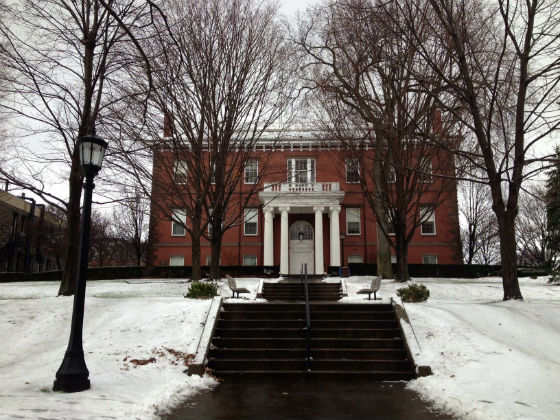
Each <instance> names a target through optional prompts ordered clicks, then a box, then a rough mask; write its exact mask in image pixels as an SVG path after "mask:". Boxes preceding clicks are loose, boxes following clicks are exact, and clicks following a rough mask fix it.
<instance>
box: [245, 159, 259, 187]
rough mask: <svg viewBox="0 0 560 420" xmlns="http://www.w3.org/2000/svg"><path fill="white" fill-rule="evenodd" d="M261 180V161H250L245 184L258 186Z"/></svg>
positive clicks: (246, 170) (246, 168)
mask: <svg viewBox="0 0 560 420" xmlns="http://www.w3.org/2000/svg"><path fill="white" fill-rule="evenodd" d="M258 179H259V161H258V160H250V161H248V162H247V165H246V166H245V184H256V183H257V181H258Z"/></svg>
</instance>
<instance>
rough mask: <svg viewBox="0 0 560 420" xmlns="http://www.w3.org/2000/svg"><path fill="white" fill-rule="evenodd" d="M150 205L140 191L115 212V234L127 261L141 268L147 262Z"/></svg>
mask: <svg viewBox="0 0 560 420" xmlns="http://www.w3.org/2000/svg"><path fill="white" fill-rule="evenodd" d="M148 220H149V203H148V201H147V199H146V198H145V197H143V196H142V195H141V194H140V192H139V191H137V192H136V193H135V194H134V195H133V196H131V197H128V199H127V200H126V201H124V202H122V203H120V204H119V206H118V208H115V209H114V210H113V234H114V236H115V238H116V239H118V240H119V242H120V246H121V248H122V251H123V253H124V255H123V256H124V257H126V258H125V260H129V261H134V263H135V264H136V265H137V266H139V265H142V264H143V263H145V262H146V251H147V247H148Z"/></svg>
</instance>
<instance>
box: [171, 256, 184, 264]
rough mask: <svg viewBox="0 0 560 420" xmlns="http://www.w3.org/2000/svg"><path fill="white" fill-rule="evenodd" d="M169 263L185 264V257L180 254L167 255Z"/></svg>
mask: <svg viewBox="0 0 560 420" xmlns="http://www.w3.org/2000/svg"><path fill="white" fill-rule="evenodd" d="M169 265H180V266H183V265H185V257H184V256H182V255H172V256H170V257H169Z"/></svg>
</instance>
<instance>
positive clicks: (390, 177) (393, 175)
mask: <svg viewBox="0 0 560 420" xmlns="http://www.w3.org/2000/svg"><path fill="white" fill-rule="evenodd" d="M386 170H387V182H388V183H389V184H394V183H395V182H397V172H396V171H395V168H394V167H392V166H388V167H387V169H386Z"/></svg>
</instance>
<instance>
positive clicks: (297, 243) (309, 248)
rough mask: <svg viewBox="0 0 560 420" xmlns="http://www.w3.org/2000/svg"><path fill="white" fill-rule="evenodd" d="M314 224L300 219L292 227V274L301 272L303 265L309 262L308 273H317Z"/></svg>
mask: <svg viewBox="0 0 560 420" xmlns="http://www.w3.org/2000/svg"><path fill="white" fill-rule="evenodd" d="M313 239H314V236H313V226H311V223H309V222H307V221H305V220H298V221H297V222H295V223H293V224H292V226H291V227H290V274H296V275H297V274H300V273H301V265H302V264H304V263H307V274H315V264H314V263H315V257H314V250H315V244H314V241H313Z"/></svg>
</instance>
